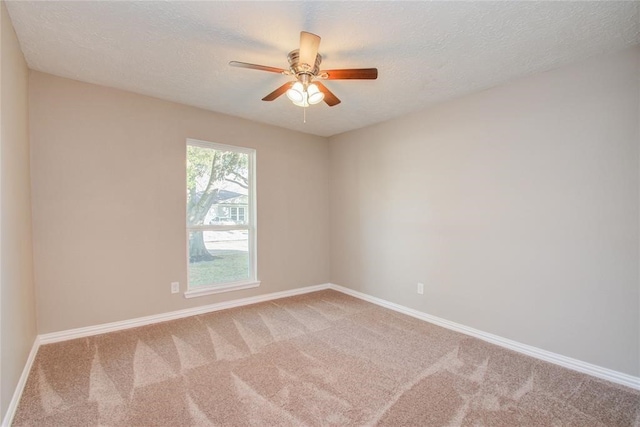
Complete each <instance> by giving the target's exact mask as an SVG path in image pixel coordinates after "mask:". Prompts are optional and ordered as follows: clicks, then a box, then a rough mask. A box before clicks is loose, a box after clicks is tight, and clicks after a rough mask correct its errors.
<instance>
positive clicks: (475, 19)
mask: <svg viewBox="0 0 640 427" xmlns="http://www.w3.org/2000/svg"><path fill="white" fill-rule="evenodd" d="M6 3H7V8H8V10H9V14H10V16H11V19H12V21H13V24H14V26H15V28H16V32H17V34H18V38H19V40H20V44H21V46H22V49H23V51H24V54H25V57H26V60H27V63H28V64H29V67H30V68H32V69H34V70H38V71H43V72H47V73H52V74H55V75H59V76H63V77H68V78H72V79H76V80H81V81H85V82H90V83H96V84H100V85H105V86H111V87H115V88H120V89H125V90H129V91H133V92H137V93H142V94H146V95H151V96H155V97H158V98H162V99H167V100H172V101H177V102H181V103H184V104H188V105H193V106H197V107H202V108H206V109H208V110H212V111H217V112H221V113H226V114H231V115H234V116H239V117H244V118H247V119H250V120H254V121H258V122H264V123H270V124H273V125H277V126H282V127H285V128H289V129H294V130H298V131H302V132H306V133H312V134H316V135H322V136H330V135H334V134H338V133H341V132H345V131H348V130H352V129H357V128H360V127H363V126H367V125H370V124H373V123H377V122H381V121H385V120H388V119H391V118H394V117H398V116H401V115H403V114H407V113H410V112H413V111H416V110H421V109H424V108H426V107H428V106H430V105H433V104H435V103H438V102H442V101H444V100H447V99H451V98H454V97H457V96H460V95H463V94H466V93H470V92H474V91H478V90H482V89H484V88H487V87H491V86H495V85H497V84H500V83H502V82H505V81H508V80H511V79H514V78H516V77H520V76H524V75H527V74H530V73H534V72H539V71H544V70H549V69H552V68H555V67H558V66H560V65H563V64H566V63H569V62H572V61H576V60H580V59H583V58H586V57H589V56H592V55H596V54H599V53H603V52H607V51H612V50H618V49H622V48H624V47H627V46H631V45H634V44H638V43H640V15H639V13H640V12H639V10H640V6H639V5H640V3H639V2H633V1H631V2H612V1H602V2H543V1H538V2H333V1H306V2H219V1H216V2H166V1H162V2H159V1H144V2H108V1H80V2H54V1H45V2H42V1H37V2H31V1H7V2H6ZM301 30H305V31H310V32H313V33H316V34H318V35H320V36H321V37H322V42H321V44H320V53H321V54H322V56H323V58H324V59H323V64H322V67H321V68H323V69H332V68H367V67H377V68H378V69H379V78H378V80H373V81H328V82H326V85H327V87H329V88H330V89H331V90H332V91H333V92H334V93H335V94H336V95H337V96H338V97H339V98H340V99H341V100H342V103H341V104H339V105H338V106H335V107H331V108H330V107H328V106H327V105H326V104H324V103H322V104H320V105H316V106H312V107H310V108H308V109H307V123H306V124H305V123H303V121H302V111H303V109H302V108H300V107H296V106H294V105H292V104H291V102H289V101H288V100H287V98H286V96H282V97H280V98H279V99H277V100H276V101H273V102H263V101H261V100H260V99H261V98H262V97H263V96H264V95H266V94H267V93H269V92H271V91H272V90H273V89H275V88H276V87H278V86H280V85H282V84H283V83H285V82H286V81H287V79H288V78H287V77H286V76H282V75H278V74H274V73H267V72H260V71H255V70H247V69H238V68H232V67H229V66H228V63H229V61H231V60H237V61H243V62H251V63H256V64H263V65H269V66H274V67H281V68H286V67H287V57H286V55H287V53H288V52H289V51H290V50H293V49H296V48H297V47H298V43H299V34H300V31H301Z"/></svg>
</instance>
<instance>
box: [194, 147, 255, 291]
mask: <svg viewBox="0 0 640 427" xmlns="http://www.w3.org/2000/svg"><path fill="white" fill-rule="evenodd" d="M189 146H195V147H200V148H206V149H212V150H218V151H233V152H236V153H242V154H246V155H247V156H248V166H247V168H248V173H249V191H248V193H249V194H248V197H247V208H246V211H245V219H246V214H248V216H249V218H248V221H247V223H246V224H233V225H216V224H204V225H196V226H189V225H188V224H187V218H186V212H187V210H186V206H187V201H186V199H185V218H184V223H183V224H185V225H186V233H185V235H186V251H185V254H186V261H187V291H186V292H185V293H184V297H185V298H194V297H199V296H204V295H211V294H217V293H221V292H230V291H235V290H240V289H249V288H256V287H258V286H260V281H259V280H258V257H257V234H258V231H257V217H256V213H257V206H256V205H257V204H256V200H257V198H256V150H255V149H254V148H248V147H240V146H237V145H227V144H219V143H217V142H210V141H203V140H199V139H193V138H187V141H186V144H185V177H186V173H187V160H188V158H187V156H188V155H189V154H188V147H189ZM185 182H186V179H185ZM227 230H247V234H248V236H247V238H248V242H247V243H248V246H249V278H248V279H245V280H240V281H234V282H223V283H213V284H210V285H204V286H198V287H193V288H191V287H189V233H191V232H194V231H227Z"/></svg>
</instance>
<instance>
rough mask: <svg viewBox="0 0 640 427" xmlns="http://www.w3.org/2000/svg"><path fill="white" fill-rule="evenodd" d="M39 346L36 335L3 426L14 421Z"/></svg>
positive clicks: (6, 426)
mask: <svg viewBox="0 0 640 427" xmlns="http://www.w3.org/2000/svg"><path fill="white" fill-rule="evenodd" d="M39 348H40V337H38V336H36V338H35V340H33V345H32V346H31V351H30V352H29V356H28V357H27V362H26V363H25V364H24V369H23V370H22V374H21V375H20V379H19V380H18V384H17V385H16V389H15V390H14V392H13V397H11V402H9V407H8V408H7V412H5V415H4V418H3V420H2V427H9V426H10V425H11V423H12V422H13V417H14V415H15V413H16V409H18V403H20V397H22V391H23V390H24V386H25V385H26V384H27V378H29V373H30V372H31V368H32V367H33V361H34V360H36V354H38V349H39Z"/></svg>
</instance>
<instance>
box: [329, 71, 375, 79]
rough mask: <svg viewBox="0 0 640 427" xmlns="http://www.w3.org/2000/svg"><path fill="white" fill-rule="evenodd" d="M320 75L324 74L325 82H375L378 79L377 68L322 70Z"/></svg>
mask: <svg viewBox="0 0 640 427" xmlns="http://www.w3.org/2000/svg"><path fill="white" fill-rule="evenodd" d="M320 74H321V75H323V74H326V75H327V80H339V79H361V80H375V79H377V78H378V69H377V68H351V69H344V70H324V71H321V72H320Z"/></svg>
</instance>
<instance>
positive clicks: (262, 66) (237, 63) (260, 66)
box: [229, 61, 286, 74]
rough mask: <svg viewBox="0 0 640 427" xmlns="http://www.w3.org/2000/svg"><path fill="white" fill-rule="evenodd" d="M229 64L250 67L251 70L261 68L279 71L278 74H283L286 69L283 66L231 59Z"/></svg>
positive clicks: (272, 71)
mask: <svg viewBox="0 0 640 427" xmlns="http://www.w3.org/2000/svg"><path fill="white" fill-rule="evenodd" d="M229 65H231V66H232V67H240V68H249V69H251V70H260V71H269V72H271V73H278V74H282V73H283V72H284V71H286V70H284V69H282V68H276V67H267V66H266V65H257V64H249V63H247V62H238V61H231V62H229Z"/></svg>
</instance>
